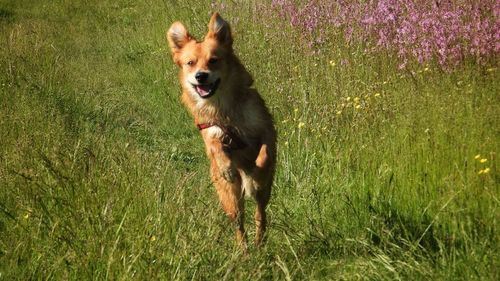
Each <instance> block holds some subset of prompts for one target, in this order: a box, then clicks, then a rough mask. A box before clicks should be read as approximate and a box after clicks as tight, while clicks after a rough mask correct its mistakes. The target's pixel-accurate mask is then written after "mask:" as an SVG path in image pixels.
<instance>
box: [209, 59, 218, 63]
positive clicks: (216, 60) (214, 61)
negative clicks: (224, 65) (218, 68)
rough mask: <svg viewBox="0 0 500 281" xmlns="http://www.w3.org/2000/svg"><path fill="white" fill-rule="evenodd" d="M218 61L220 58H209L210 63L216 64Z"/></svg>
mask: <svg viewBox="0 0 500 281" xmlns="http://www.w3.org/2000/svg"><path fill="white" fill-rule="evenodd" d="M218 61H219V60H218V59H217V58H210V59H209V60H208V63H209V64H215V63H217V62H218Z"/></svg>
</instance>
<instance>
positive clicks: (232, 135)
mask: <svg viewBox="0 0 500 281" xmlns="http://www.w3.org/2000/svg"><path fill="white" fill-rule="evenodd" d="M213 126H217V127H219V128H220V129H221V130H222V131H223V132H224V137H223V140H222V142H223V143H224V144H225V145H226V146H228V147H229V148H231V149H243V148H245V147H247V144H246V143H245V141H243V140H242V139H241V138H240V136H239V134H238V132H237V131H236V130H235V129H234V128H233V127H231V126H222V125H219V124H210V123H201V124H196V127H198V130H200V131H201V130H204V129H208V128H210V127H213Z"/></svg>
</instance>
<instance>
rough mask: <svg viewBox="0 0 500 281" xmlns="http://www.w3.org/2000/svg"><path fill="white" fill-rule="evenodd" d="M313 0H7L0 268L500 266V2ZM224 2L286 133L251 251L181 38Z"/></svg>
mask: <svg viewBox="0 0 500 281" xmlns="http://www.w3.org/2000/svg"><path fill="white" fill-rule="evenodd" d="M299 2H300V1H286V0H281V1H224V2H223V3H221V2H217V3H215V2H209V1H199V0H194V1H177V0H163V1H160V0H146V1H132V0H117V1H97V0H89V1H71V0H60V1H29V0H16V1H9V0H0V280H499V279H500V270H499V269H500V261H499V256H500V255H499V250H500V249H499V246H500V234H499V233H500V228H499V225H498V223H499V216H500V209H499V208H500V201H499V194H500V188H499V175H498V163H499V160H498V156H497V153H498V152H499V151H500V150H499V144H500V142H499V139H500V138H499V137H500V127H499V124H500V120H499V116H500V95H499V93H500V87H499V86H500V76H499V70H498V51H499V50H498V46H497V45H498V38H497V37H495V36H496V35H498V34H497V33H498V32H499V31H498V24H496V22H498V16H499V14H498V7H497V6H498V5H496V4H495V1H490V0H485V1H484V2H482V3H484V4H485V7H486V6H488V5H490V6H494V8H495V10H494V11H489V12H488V11H486V12H485V9H483V8H481V9H479V8H478V9H476V10H474V9H473V8H471V9H468V11H469V10H470V11H473V12H471V13H472V14H470V15H469V14H464V12H463V11H462V10H460V8H456V7H460V3H473V1H472V2H471V1H465V0H464V1H442V2H443V3H451V4H449V5H448V6H446V5H444V4H443V6H441V7H435V10H433V11H435V12H434V13H430V14H427V13H424V12H421V13H420V14H419V12H418V11H419V10H418V9H417V8H418V7H410V6H406V7H407V9H408V10H411V9H413V10H412V11H414V12H415V13H416V14H415V15H417V16H415V17H412V19H413V22H411V21H409V22H406V23H405V24H406V26H407V27H408V28H409V29H399V28H398V29H390V28H391V27H394V25H395V23H396V22H395V21H392V22H391V21H387V19H391V14H384V13H385V12H387V11H394V9H392V8H391V9H386V8H384V7H382V6H380V5H379V6H378V8H380V9H378V8H377V9H369V7H368V9H367V10H362V7H361V6H362V5H361V4H360V5H361V6H356V5H354V6H349V1H338V2H335V3H343V4H345V5H347V6H335V7H334V6H328V5H326V4H328V3H330V2H331V3H334V2H332V1H310V3H309V4H307V5H304V4H300V3H299ZM375 2H380V3H392V4H391V5H396V4H394V3H399V2H401V3H402V2H405V3H409V1H406V0H405V1H403V0H401V1H399V2H398V1H396V0H392V1H388V0H380V1H375ZM416 2H419V1H416ZM422 2H425V1H422ZM437 2H439V1H436V3H437ZM325 3H326V4H325ZM331 3H330V4H331ZM352 3H357V4H359V3H364V2H363V1H352ZM370 3H371V2H370ZM419 3H420V2H419ZM323 4H324V5H323ZM330 4H329V5H330ZM454 5H455V6H454ZM457 5H458V6H457ZM464 5H465V4H464ZM389 6H390V5H389ZM490 6H488V7H490ZM392 7H395V6H392ZM408 7H409V8H408ZM343 8H346V9H345V10H343ZM365 8H366V7H365ZM448 8H449V9H450V10H449V11H448V10H446V11H445V10H443V9H448ZM439 9H441V10H439ZM214 10H218V11H220V12H221V14H222V16H223V17H224V18H225V19H227V20H228V22H230V24H231V25H232V28H233V33H234V37H235V43H234V47H235V50H236V53H237V54H238V55H239V57H240V58H241V60H242V62H243V63H244V64H245V66H246V67H247V68H248V70H249V71H250V72H251V73H252V75H253V76H254V79H255V87H256V88H257V89H258V90H259V92H260V93H261V95H262V96H263V98H264V99H265V101H266V104H267V105H268V107H269V108H270V111H271V112H272V114H273V116H274V119H275V123H276V126H277V129H278V134H279V142H278V151H279V153H278V155H279V159H278V166H277V174H276V177H275V182H274V185H273V195H272V198H271V202H270V205H269V207H268V214H269V224H270V225H269V231H268V233H267V241H266V242H265V244H264V245H263V247H262V248H260V249H256V248H255V247H253V246H250V249H249V253H248V255H246V256H245V255H242V254H241V252H240V250H239V248H238V247H237V245H235V242H234V233H233V229H232V227H231V226H230V224H229V222H228V220H227V218H226V217H225V216H224V214H223V212H222V210H221V208H220V206H219V203H218V200H217V196H216V194H215V191H214V188H213V186H212V184H211V183H210V180H209V176H208V161H207V158H206V156H205V152H204V147H203V144H202V141H201V137H200V136H199V132H198V131H197V129H196V127H195V126H194V124H193V121H192V119H191V117H190V116H189V115H188V113H187V112H186V111H185V110H184V108H183V107H182V105H181V104H180V100H179V96H180V86H179V83H178V80H177V71H178V70H177V66H176V65H174V63H173V62H172V60H171V57H170V54H169V50H168V47H167V43H166V38H165V34H166V31H167V29H168V27H169V26H170V24H171V23H172V22H173V21H175V20H180V21H182V22H183V23H184V24H185V25H186V26H187V27H188V28H189V30H190V31H191V33H192V34H193V35H195V37H197V38H202V36H203V35H204V34H205V32H206V25H207V23H208V19H209V16H210V14H211V12H212V11H214ZM423 10H426V9H423ZM423 10H420V11H423ZM334 11H336V14H335V13H334V14H330V12H332V13H333V12H334ZM343 11H349V12H345V13H342V12H343ZM367 11H373V14H371V13H368V12H367ZM436 11H437V12H436ZM439 11H444V12H443V13H442V14H439ZM448 12H449V13H451V14H449V13H448ZM455 12H456V14H453V13H455ZM377 13H378V14H377ZM390 13H392V12H390ZM488 13H489V14H488ZM360 14H366V15H368V16H371V17H369V18H365V20H363V21H358V20H359V19H360V18H359V17H356V15H360ZM335 15H337V16H338V17H334V16H335ZM420 17H422V18H420ZM423 17H429V18H431V19H434V20H435V21H430V22H431V23H429V25H427V26H422V28H423V29H420V30H419V29H411V27H415V26H417V25H416V23H417V22H421V21H424V19H423ZM457 18H458V19H461V18H465V19H467V20H470V21H471V22H474V21H475V20H478V19H483V18H486V19H490V21H488V20H482V21H480V23H478V24H474V25H472V24H471V25H467V26H469V28H476V29H473V30H472V31H471V30H470V29H469V31H467V32H470V34H471V35H470V36H469V37H456V36H455V35H456V34H462V35H464V34H469V33H467V32H466V29H465V27H464V26H466V25H460V23H459V22H457V23H456V25H455V22H453V24H450V28H452V30H455V32H456V33H452V32H450V33H447V32H448V29H446V28H445V27H443V28H441V25H440V22H442V21H447V20H450V19H455V20H456V19H457ZM491 18H493V19H494V20H492V21H491ZM332 19H334V20H332ZM436 19H440V20H441V21H440V20H436ZM330 20H331V21H330ZM456 26H459V27H456ZM351 27H353V28H351ZM379 27H381V28H389V29H387V30H385V31H384V32H385V33H383V34H392V35H391V36H392V37H387V38H385V37H384V38H385V39H384V38H379V37H377V36H378V35H380V34H382V33H377V32H376V30H375V31H374V28H379ZM396 27H397V26H396ZM438 27H439V28H438ZM440 28H441V29H440ZM462 28H463V29H462ZM431 29H432V30H433V32H434V33H432V32H430V31H429V32H428V33H425V30H431ZM391 30H392V31H391ZM483 31H484V34H483V33H482V32H483ZM391 32H393V33H391ZM488 32H490V33H488ZM408 34H410V35H411V34H413V35H411V36H410V35H408ZM423 34H430V35H429V36H430V37H425V36H424V35H423ZM433 34H434V35H435V36H434V35H433ZM436 34H437V35H436ZM442 34H446V36H447V37H446V38H445V39H442ZM453 34H455V35H453ZM474 34H480V36H479V37H477V38H476V37H474ZM481 34H483V35H481ZM406 35H408V36H410V37H405V36H406ZM431 35H432V36H434V37H432V36H431ZM454 36H455V37H454ZM457 36H458V35H457ZM464 36H465V35H464ZM481 36H482V37H481ZM431 37H432V38H431ZM402 38H403V39H404V38H413V39H411V40H406V39H405V40H403V39H402ZM443 38H444V37H443ZM484 38H487V39H484ZM384 40H385V41H384ZM391 40H392V41H391ZM433 40H437V41H439V42H444V43H442V44H444V45H442V46H441V45H439V44H441V43H436V44H437V45H436V46H437V47H436V48H437V49H436V50H437V51H436V52H437V53H435V52H434V51H433V49H429V46H430V45H429V44H434V43H433V42H435V41H433ZM447 40H448V41H447ZM467 40H470V42H471V43H467V42H469V41H467ZM495 40H496V41H495ZM437 41H436V42H437ZM464 42H465V43H464ZM492 42H493V45H492ZM495 44H496V45H495ZM412 47H415V49H411V48H412ZM417 47H418V48H417ZM445 47H446V48H447V47H450V48H449V49H446V48H445ZM254 207H255V204H254V203H252V202H251V201H249V202H248V203H247V213H246V225H247V229H248V235H249V237H252V236H253V234H254V230H253V228H254V224H253V221H252V213H253V208H254Z"/></svg>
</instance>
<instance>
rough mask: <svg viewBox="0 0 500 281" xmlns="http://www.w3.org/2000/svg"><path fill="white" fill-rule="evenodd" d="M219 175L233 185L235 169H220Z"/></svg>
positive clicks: (235, 174)
mask: <svg viewBox="0 0 500 281" xmlns="http://www.w3.org/2000/svg"><path fill="white" fill-rule="evenodd" d="M220 175H221V177H222V178H223V179H225V180H226V181H228V182H231V183H233V182H234V181H235V180H236V176H237V172H236V169H235V168H233V167H231V166H229V167H227V168H225V169H221V173H220Z"/></svg>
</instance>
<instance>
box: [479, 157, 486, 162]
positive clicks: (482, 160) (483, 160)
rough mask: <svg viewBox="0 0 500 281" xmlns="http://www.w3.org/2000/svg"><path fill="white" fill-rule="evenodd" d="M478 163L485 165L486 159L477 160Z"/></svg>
mask: <svg viewBox="0 0 500 281" xmlns="http://www.w3.org/2000/svg"><path fill="white" fill-rule="evenodd" d="M479 162H480V163H486V162H488V159H486V158H483V159H481V160H479Z"/></svg>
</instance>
